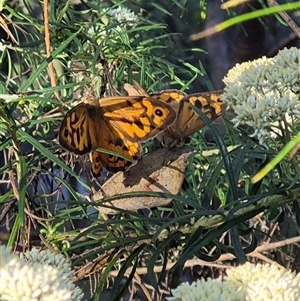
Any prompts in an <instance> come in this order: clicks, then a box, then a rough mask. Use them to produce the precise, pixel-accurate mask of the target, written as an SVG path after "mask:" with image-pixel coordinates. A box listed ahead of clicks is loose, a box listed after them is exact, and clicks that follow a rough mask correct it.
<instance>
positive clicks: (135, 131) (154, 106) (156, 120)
mask: <svg viewBox="0 0 300 301" xmlns="http://www.w3.org/2000/svg"><path fill="white" fill-rule="evenodd" d="M114 99H115V102H114V104H113V105H110V106H106V105H105V104H104V103H101V100H100V104H101V108H103V110H104V112H105V113H104V116H105V118H106V119H107V120H108V121H109V123H110V124H111V125H112V126H113V127H114V128H115V129H116V130H117V131H118V132H119V135H120V136H123V137H125V138H126V139H128V140H129V141H132V142H135V141H145V140H148V139H150V138H153V137H155V136H156V135H157V134H158V133H159V132H160V131H162V130H163V129H165V128H166V127H167V126H170V125H171V124H172V123H173V122H174V120H175V118H176V113H175V111H174V110H173V109H172V108H171V107H170V106H169V105H168V104H166V103H164V102H162V101H159V100H156V99H152V98H150V97H146V96H122V97H119V98H118V99H117V98H116V97H114ZM116 100H118V101H116Z"/></svg>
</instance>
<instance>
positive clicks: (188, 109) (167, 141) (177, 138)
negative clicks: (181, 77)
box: [124, 82, 226, 147]
mask: <svg viewBox="0 0 300 301" xmlns="http://www.w3.org/2000/svg"><path fill="white" fill-rule="evenodd" d="M124 88H125V90H126V91H127V92H128V94H129V95H145V96H150V97H151V98H155V99H159V100H162V101H164V102H165V103H167V104H170V105H171V106H172V107H173V109H174V110H175V112H176V115H177V117H176V121H175V122H174V123H173V124H172V125H171V126H169V127H168V128H167V129H166V130H165V131H163V132H161V133H160V134H159V135H158V136H157V137H156V138H157V139H158V140H160V141H161V143H162V144H163V145H164V146H166V147H174V146H176V147H182V146H183V145H184V143H185V138H186V137H188V136H190V135H192V134H194V133H195V132H197V131H198V130H200V129H201V128H203V127H204V126H205V122H204V121H203V119H202V118H201V117H200V116H199V114H198V113H197V112H196V111H195V110H194V109H193V106H195V107H196V108H198V109H199V110H201V112H203V113H204V114H205V115H206V116H207V117H208V118H209V119H210V120H211V121H213V120H215V119H216V118H217V117H219V116H220V115H221V114H222V113H223V112H224V111H225V109H226V103H225V102H223V101H222V100H221V99H220V96H221V94H222V93H223V91H214V92H200V93H195V94H190V95H187V94H186V93H184V92H182V91H179V90H163V91H160V92H154V93H150V94H147V92H146V91H145V90H144V89H143V88H142V87H141V86H140V85H139V84H138V83H136V82H134V85H133V86H132V85H129V84H127V85H125V86H124Z"/></svg>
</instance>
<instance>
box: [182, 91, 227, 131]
mask: <svg viewBox="0 0 300 301" xmlns="http://www.w3.org/2000/svg"><path fill="white" fill-rule="evenodd" d="M221 94H222V91H216V92H207V93H196V94H191V95H188V96H187V97H186V98H185V99H183V101H182V108H181V111H180V114H179V117H178V118H179V119H178V120H177V121H178V129H177V131H179V132H180V133H181V134H182V137H187V136H190V135H192V134H194V133H195V132H196V131H198V130H200V129H201V128H203V127H204V126H205V122H204V121H203V119H202V118H201V116H199V114H198V113H197V112H196V111H195V110H194V109H193V107H192V106H191V105H193V106H195V107H197V108H198V109H199V110H201V112H202V113H204V114H205V115H206V116H207V117H208V118H209V119H210V120H211V121H213V120H215V119H216V118H217V117H219V116H220V115H221V114H222V113H223V112H224V111H225V109H226V103H225V102H223V101H221V99H220V96H221Z"/></svg>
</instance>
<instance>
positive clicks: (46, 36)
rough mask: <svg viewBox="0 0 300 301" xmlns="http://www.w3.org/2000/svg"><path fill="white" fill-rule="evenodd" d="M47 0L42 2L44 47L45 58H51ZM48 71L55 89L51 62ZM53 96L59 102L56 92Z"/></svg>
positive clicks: (61, 109) (61, 108)
mask: <svg viewBox="0 0 300 301" xmlns="http://www.w3.org/2000/svg"><path fill="white" fill-rule="evenodd" d="M48 4H49V3H48V0H44V26H45V45H46V55H47V58H48V59H50V58H51V43H50V31H49V13H48V6H49V5H48ZM48 70H49V76H50V81H51V87H56V79H55V73H54V68H53V62H52V60H50V61H49V63H48ZM54 95H55V97H56V99H57V100H58V101H59V102H60V101H61V100H60V95H59V93H58V92H57V91H56V92H54ZM59 108H60V111H61V113H62V114H64V112H63V107H62V106H61V105H59Z"/></svg>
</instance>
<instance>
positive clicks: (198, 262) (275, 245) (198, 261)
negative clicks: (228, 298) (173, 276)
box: [109, 236, 300, 277]
mask: <svg viewBox="0 0 300 301" xmlns="http://www.w3.org/2000/svg"><path fill="white" fill-rule="evenodd" d="M296 243H300V236H296V237H293V238H289V239H286V240H282V241H279V242H274V243H270V244H267V245H261V246H259V247H257V248H256V250H255V251H254V252H252V253H249V254H247V256H251V257H257V258H261V259H263V258H264V259H265V260H266V258H265V257H264V256H263V255H262V254H260V253H262V252H266V251H269V250H272V249H277V248H280V247H283V246H287V245H291V244H296ZM233 259H236V257H235V256H234V255H233V254H231V253H227V254H223V255H221V256H220V257H219V259H218V260H217V261H216V262H208V261H203V260H201V259H192V260H188V261H187V262H186V263H185V265H184V267H185V268H187V267H193V266H195V265H203V266H210V267H216V268H232V267H231V266H227V265H220V264H219V262H223V261H227V260H233ZM174 265H175V263H173V262H170V263H168V264H167V265H166V270H167V271H168V270H170V269H171V268H172V267H173V266H174ZM131 270H132V268H128V269H127V270H126V272H125V273H124V275H129V274H130V272H131ZM162 270H163V267H162V266H156V267H154V269H153V271H154V272H155V273H161V272H162ZM136 273H138V274H139V275H143V274H147V273H148V268H147V267H143V268H137V269H136ZM117 275H118V271H111V272H110V273H109V277H116V276H117Z"/></svg>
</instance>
